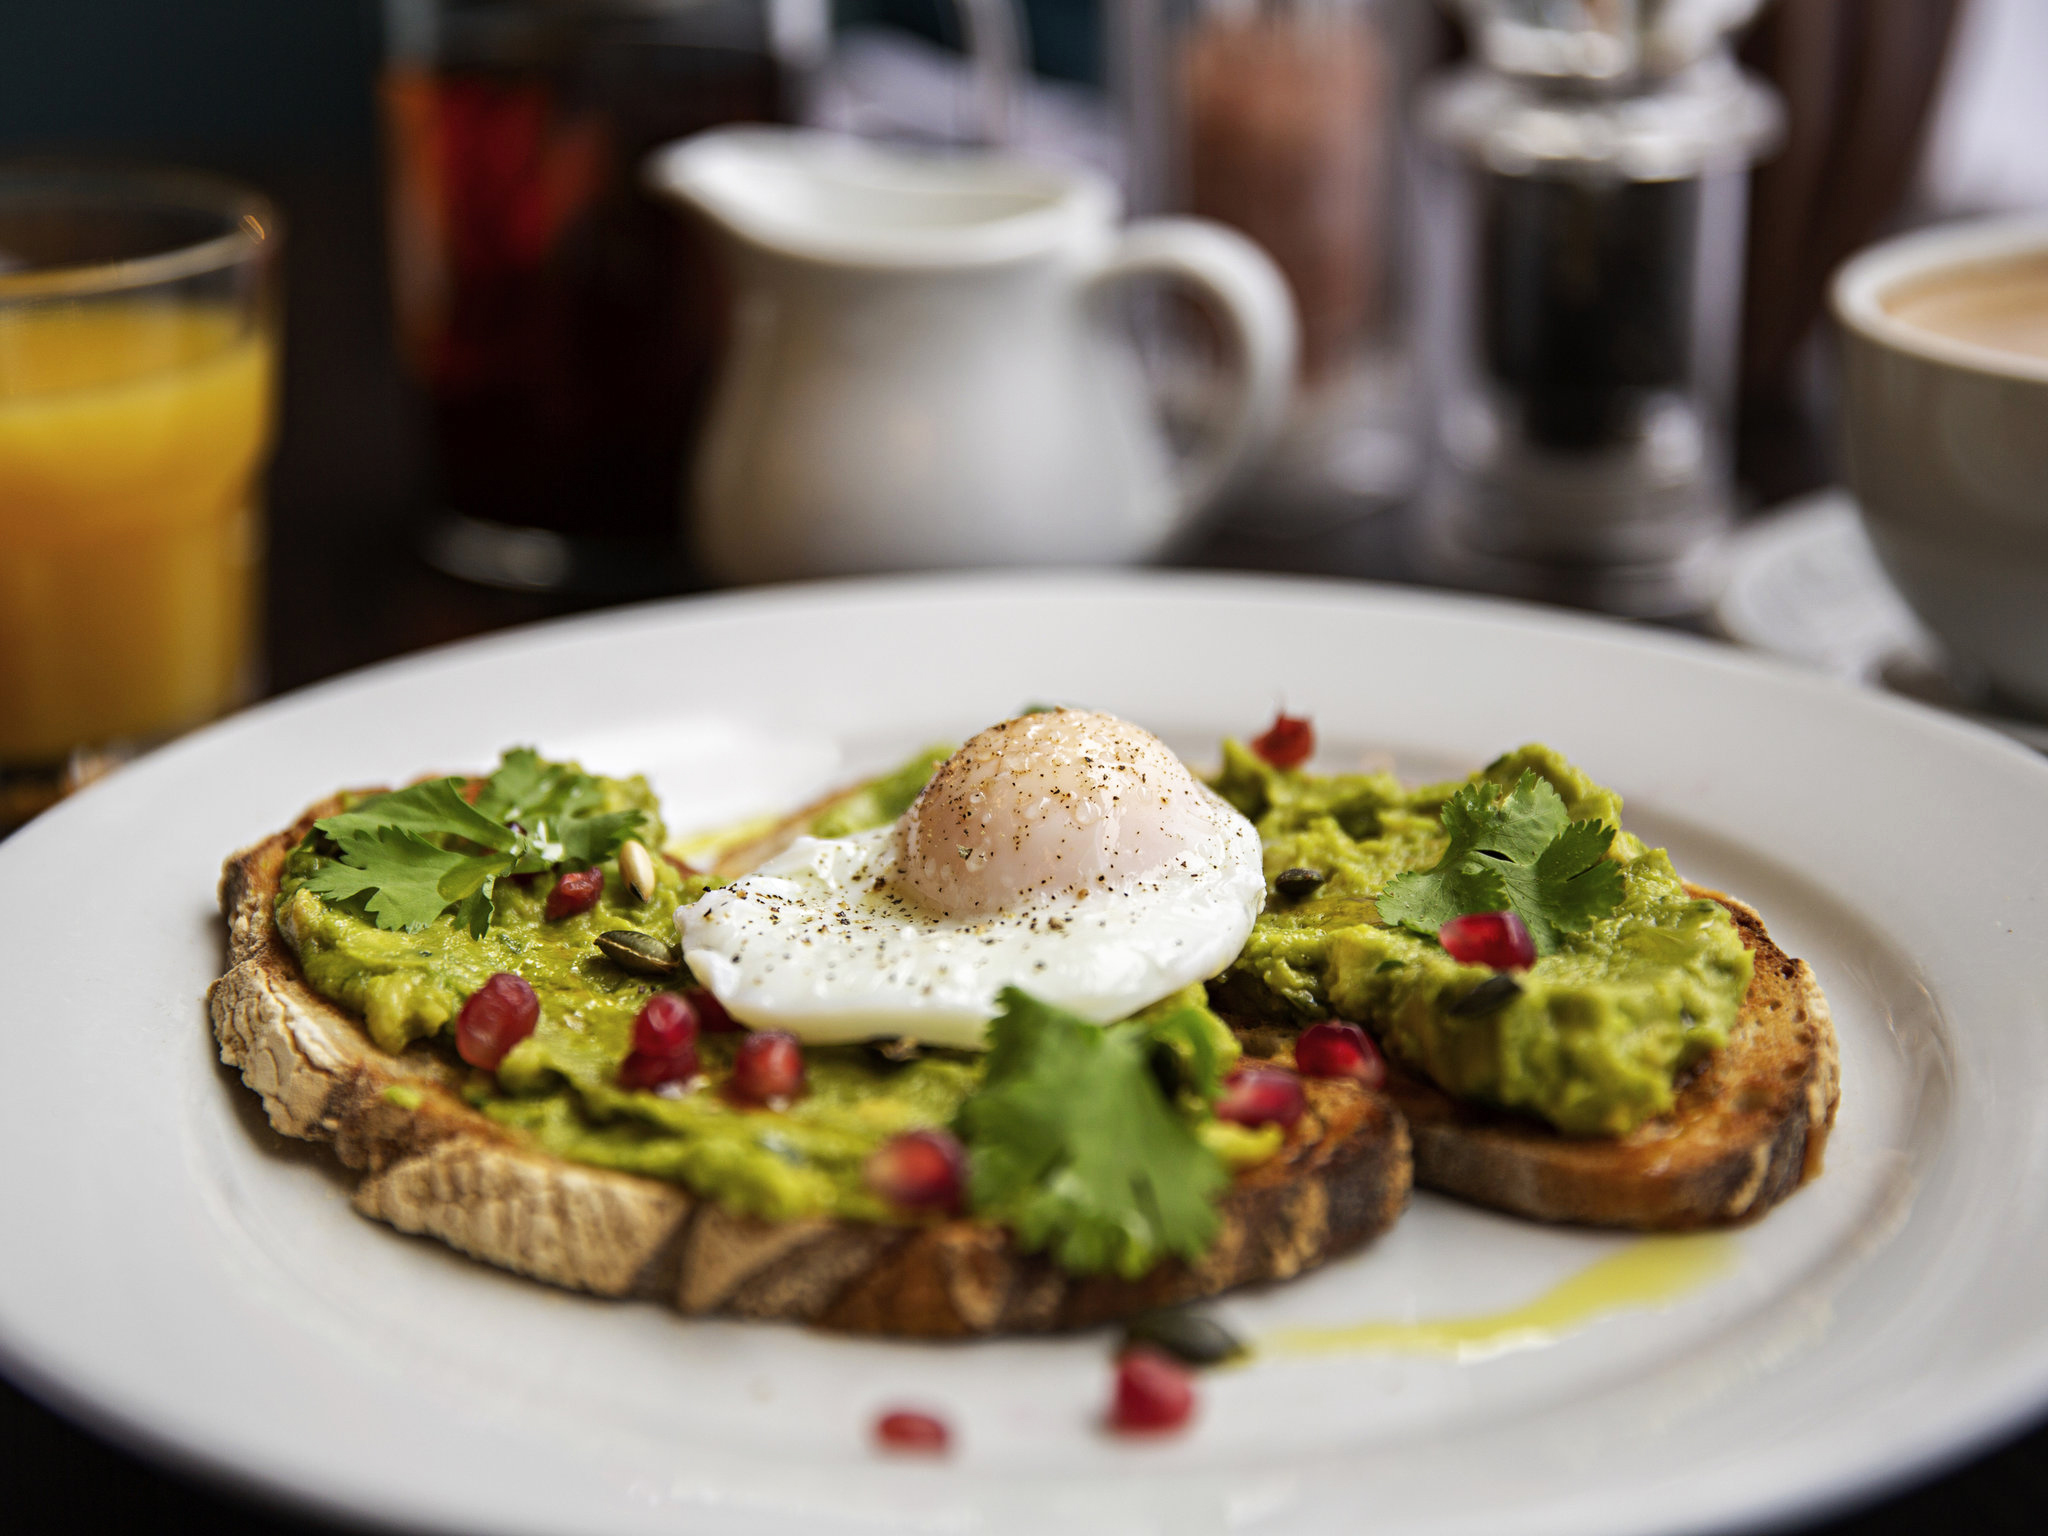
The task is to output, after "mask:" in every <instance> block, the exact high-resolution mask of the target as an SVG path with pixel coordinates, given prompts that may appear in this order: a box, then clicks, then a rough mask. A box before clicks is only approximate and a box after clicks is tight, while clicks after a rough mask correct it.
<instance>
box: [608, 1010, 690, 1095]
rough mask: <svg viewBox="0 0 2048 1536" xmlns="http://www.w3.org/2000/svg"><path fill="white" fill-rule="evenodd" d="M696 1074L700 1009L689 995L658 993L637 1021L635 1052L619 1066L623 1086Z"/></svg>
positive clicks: (674, 1080) (644, 1085) (641, 1085)
mask: <svg viewBox="0 0 2048 1536" xmlns="http://www.w3.org/2000/svg"><path fill="white" fill-rule="evenodd" d="M696 1075H697V1014H696V1011H695V1010H694V1009H693V1008H691V1007H690V1004H689V1000H688V999H686V998H683V997H679V996H677V995H676V994H675V993H673V992H657V993H655V994H654V996H652V997H650V998H649V999H647V1006H646V1007H644V1008H642V1009H641V1010H640V1016H639V1017H638V1018H636V1019H635V1020H633V1053H632V1054H631V1055H630V1056H628V1057H627V1058H626V1059H625V1061H624V1062H622V1063H621V1064H620V1066H619V1086H620V1087H621V1088H655V1087H659V1086H660V1085H661V1084H663V1083H679V1082H682V1081H684V1080H685V1079H688V1078H692V1077H695V1076H696Z"/></svg>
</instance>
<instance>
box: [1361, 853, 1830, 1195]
mask: <svg viewBox="0 0 2048 1536" xmlns="http://www.w3.org/2000/svg"><path fill="white" fill-rule="evenodd" d="M1688 889H1689V890H1691V891H1692V893H1693V894H1694V895H1695V896H1707V897H1711V898H1712V899H1713V900H1715V901H1718V902H1720V903H1721V904H1722V905H1723V906H1724V907H1726V908H1727V909H1728V910H1729V912H1730V913H1732V914H1733V915H1734V918H1735V926H1736V928H1737V930H1738V931H1739V932H1740V933H1741V935H1742V942H1743V944H1744V945H1745V946H1746V947H1747V948H1748V949H1749V951H1750V954H1751V957H1752V959H1753V961H1754V967H1755V968H1754V974H1753V976H1752V978H1751V981H1750V984H1749V992H1748V994H1747V995H1746V996H1745V997H1744V999H1743V1003H1742V1010H1741V1012H1740V1014H1739V1015H1738V1017H1737V1020H1736V1023H1735V1027H1734V1029H1733V1030H1732V1031H1731V1033H1730V1035H1729V1039H1728V1044H1727V1045H1726V1046H1724V1047H1723V1048H1722V1049H1721V1050H1718V1051H1716V1052H1715V1053H1714V1054H1713V1055H1712V1056H1710V1057H1709V1058H1708V1059H1707V1060H1706V1062H1705V1063H1703V1064H1702V1066H1701V1068H1700V1069H1699V1071H1698V1072H1696V1073H1695V1074H1694V1075H1693V1077H1692V1078H1691V1080H1690V1081H1688V1082H1687V1083H1686V1084H1685V1085H1684V1086H1683V1087H1682V1088H1681V1089H1680V1090H1679V1093H1678V1102H1677V1103H1676V1105H1675V1106H1674V1107H1673V1109H1672V1112H1671V1113H1670V1114H1668V1115H1663V1116H1660V1117H1658V1118H1657V1119H1655V1120H1652V1121H1650V1122H1648V1123H1647V1124H1645V1125H1642V1126H1639V1127H1638V1128H1637V1129H1636V1130H1634V1131H1632V1132H1631V1133H1630V1134H1628V1135H1627V1136H1622V1137H1618V1138H1578V1137H1569V1136H1564V1135H1560V1134H1559V1133H1558V1132H1556V1131H1553V1130H1551V1129H1550V1128H1549V1127H1547V1126H1544V1125H1540V1124H1538V1123H1536V1122H1535V1121H1533V1120H1530V1119H1528V1118H1526V1117H1524V1116H1520V1115H1513V1114H1507V1113H1504V1112H1501V1111H1498V1110H1490V1109H1487V1108H1484V1107H1483V1106H1479V1105H1473V1104H1466V1103H1461V1102H1459V1101H1458V1100H1455V1099H1453V1098H1451V1096H1450V1095H1448V1094H1446V1093H1445V1092H1444V1091H1443V1090H1442V1089H1440V1088H1438V1087H1436V1086H1435V1085H1434V1084H1432V1083H1428V1082H1425V1081H1423V1080H1422V1079H1421V1078H1419V1077H1416V1076H1414V1075H1412V1074H1410V1073H1406V1072H1402V1071H1400V1070H1398V1069H1396V1071H1395V1072H1394V1074H1393V1080H1392V1081H1391V1082H1390V1083H1389V1084H1388V1091H1389V1092H1390V1093H1391V1094H1392V1095H1393V1097H1394V1101H1395V1102H1396V1103H1397V1104H1399V1105H1400V1106H1401V1113H1402V1114H1403V1115H1404V1116H1405V1117H1406V1118H1407V1121H1408V1128H1409V1133H1410V1135H1411V1136H1412V1137H1413V1138H1414V1147H1415V1182H1416V1183H1417V1184H1418V1185H1421V1186H1422V1187H1424V1188H1427V1189H1435V1190H1441V1191H1442V1192H1443V1193H1445V1194H1449V1195H1456V1196H1458V1197H1459V1198H1461V1199H1465V1200H1471V1201H1473V1202H1475V1203H1477V1204H1480V1205H1490V1206H1493V1207H1495V1208H1496V1209H1499V1210H1503V1211H1511V1212H1514V1213H1515V1214H1516V1215H1520V1216H1532V1217H1535V1218H1536V1219H1538V1220H1541V1221H1568V1222H1583V1223H1587V1224H1589V1225H1593V1226H1603V1227H1632V1228H1638V1229H1642V1230H1655V1231H1671V1230H1682V1229H1685V1228H1690V1227H1707V1226H1722V1225H1727V1224H1729V1223H1732V1222H1740V1221H1748V1220H1751V1219H1753V1218H1754V1217H1756V1216H1759V1215H1761V1214H1762V1213H1763V1212H1765V1211H1767V1210H1769V1209H1770V1208H1771V1207H1772V1206H1773V1205H1776V1204H1777V1203H1778V1202H1779V1201H1780V1200H1783V1199H1784V1198H1785V1197H1786V1196H1787V1195H1789V1194H1791V1193H1792V1192H1793V1191H1794V1190H1795V1189H1797V1188H1798V1187H1799V1186H1800V1185H1801V1184H1803V1183H1805V1182H1806V1181H1807V1180H1808V1179H1811V1178H1814V1177H1816V1176H1817V1175H1818V1174H1819V1173H1820V1170H1821V1159H1822V1155H1823V1153H1824V1152H1825V1150H1826V1148H1827V1139H1828V1132H1829V1130H1830V1129H1832V1127H1833V1126H1834V1122H1835V1107H1836V1104H1837V1102H1838V1100H1839V1098H1840V1091H1841V1067H1840V1059H1839V1055H1838V1051H1837V1046H1836V1042H1835V1029H1834V1023H1833V1021H1832V1019H1831V1018H1830V1017H1829V1014H1828V1005H1827V999H1826V998H1825V997H1823V996H1822V995H1821V990H1820V986H1819V984H1818V983H1817V982H1815V980H1814V977H1813V972H1812V971H1811V970H1810V969H1809V968H1808V967H1807V965H1806V962H1805V961H1803V960H1795V959H1793V958H1791V957H1790V956H1789V955H1787V954H1786V953H1785V952H1784V951H1783V950H1782V949H1780V948H1779V947H1778V946H1777V945H1776V944H1774V943H1773V942H1772V941H1771V937H1770V935H1769V934H1768V933H1766V932H1765V931H1764V925H1763V920H1762V919H1761V918H1759V917H1758V916H1757V914H1756V913H1755V912H1754V911H1752V910H1751V909H1750V908H1749V907H1747V906H1745V905H1744V904H1743V903H1741V902H1739V901H1737V900H1735V899H1734V898H1733V897H1730V896H1724V895H1722V894H1721V893H1720V892H1719V891H1709V890H1703V889H1701V888H1699V887H1697V886H1689V887H1688Z"/></svg>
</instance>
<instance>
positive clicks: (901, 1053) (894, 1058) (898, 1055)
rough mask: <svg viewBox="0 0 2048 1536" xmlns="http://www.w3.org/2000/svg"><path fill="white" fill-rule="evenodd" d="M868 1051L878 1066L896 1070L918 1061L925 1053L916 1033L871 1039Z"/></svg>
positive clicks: (869, 1056) (870, 1057)
mask: <svg viewBox="0 0 2048 1536" xmlns="http://www.w3.org/2000/svg"><path fill="white" fill-rule="evenodd" d="M867 1051H868V1058H869V1059H870V1060H871V1061H873V1062H874V1064H875V1065H876V1066H878V1067H882V1068H884V1069H886V1070H889V1071H894V1070H896V1069H897V1068H899V1067H907V1066H909V1065H910V1064H911V1063H912V1062H913V1061H916V1060H917V1059H918V1057H920V1056H922V1055H923V1054H924V1047H923V1046H921V1045H919V1044H918V1043H917V1036H915V1035H898V1036H897V1037H896V1038H895V1039H893V1040H870V1041H869V1042H868V1043H867Z"/></svg>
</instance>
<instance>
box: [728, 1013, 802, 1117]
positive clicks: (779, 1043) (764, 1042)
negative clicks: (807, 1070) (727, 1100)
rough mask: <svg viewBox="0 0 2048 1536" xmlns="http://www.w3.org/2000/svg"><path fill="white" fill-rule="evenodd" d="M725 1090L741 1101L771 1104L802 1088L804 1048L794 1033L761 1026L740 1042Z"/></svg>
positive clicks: (793, 1096) (789, 1097) (788, 1097)
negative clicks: (757, 1031)
mask: <svg viewBox="0 0 2048 1536" xmlns="http://www.w3.org/2000/svg"><path fill="white" fill-rule="evenodd" d="M726 1091H727V1092H728V1093H730V1094H731V1095H732V1096H733V1097H734V1098H735V1099H737V1100H738V1101H739V1102H740V1103H742V1104H774V1103H776V1102H777V1101H778V1100H787V1099H793V1098H795V1097H796V1096H797V1095H798V1094H800V1093H802V1092H803V1091H804V1048H803V1047H802V1046H800V1045H798V1044H797V1043H796V1036H795V1035H792V1034H790V1033H788V1032H787V1031H785V1030H780V1029H764V1030H761V1031H760V1032H759V1033H757V1034H751V1035H749V1036H747V1038H746V1039H744V1040H742V1041H741V1042H740V1048H739V1054H738V1055H736V1056H734V1057H733V1060H732V1078H731V1080H730V1081H729V1082H728V1083H727V1084H726Z"/></svg>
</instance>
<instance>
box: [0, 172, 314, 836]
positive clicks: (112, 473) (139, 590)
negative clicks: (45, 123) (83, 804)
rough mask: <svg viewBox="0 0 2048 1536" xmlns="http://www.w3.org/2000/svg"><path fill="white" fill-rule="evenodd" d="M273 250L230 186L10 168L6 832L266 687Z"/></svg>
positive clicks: (0, 590) (0, 654)
mask: <svg viewBox="0 0 2048 1536" xmlns="http://www.w3.org/2000/svg"><path fill="white" fill-rule="evenodd" d="M278 243H279V228H278V223H277V219H276V216H275V215H274V213H273V212H272V211H271V208H270V206H269V205H268V204H267V203H266V202H265V201H264V200H263V199H262V198H260V197H258V196H257V195H255V194H254V193H251V192H248V191H246V190H244V189H242V188H240V187H237V186H235V185H233V184H231V183H226V182H220V181H215V180H213V179H211V178H207V177H202V176H197V175H191V174H186V173H181V172H116V171H100V170H90V171H89V170H78V169H59V168H23V169H14V170H0V832H4V831H5V830H6V828H7V826H8V824H9V822H10V820H19V819H21V818H22V817H23V816H24V815H26V814H27V813H29V812H30V811H32V810H33V809H35V808H36V807H37V805H38V804H39V803H40V802H43V801H46V800H47V799H48V798H51V797H52V796H53V795H54V794H55V793H57V792H58V791H59V790H60V789H61V787H62V785H63V782H64V779H65V776H66V774H67V773H69V774H70V775H72V776H73V777H74V778H75V777H76V776H77V775H78V773H79V771H80V764H81V763H82V762H88V761H104V760H106V759H107V757H108V756H109V755H111V756H113V757H115V758H118V756H119V755H121V754H122V753H124V752H126V751H129V750H133V749H134V748H135V747H136V746H139V745H146V744H147V743H149V742H152V741H155V740H160V739H162V738H163V737H166V736H168V735H171V734H172V733H174V732H177V731H180V730H183V729H185V728H186V727H188V726H192V725H195V724H197V723H199V722H200V721H202V720H206V719H209V718H211V717H212V716H214V715H217V714H220V713H222V712H223V711H224V710H226V709H228V708H230V707H232V706H233V705H235V704H236V703H238V702H240V701H241V700H242V699H243V698H244V697H246V695H247V693H248V691H249V690H250V688H251V686H252V683H253V669H254V659H255V645H254V640H255V634H256V600H257V577H258V571H259V568H260V561H261V553H262V550H261V541H262V478H263V472H264V468H265V465H266V462H267V460H268V457H269V452H270V445H271V441H272V437H273V435H274V427H275V421H276V397H277V387H276V381H277V352H278V348H277V300H276V284H275V267H276V255H277V247H278Z"/></svg>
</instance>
